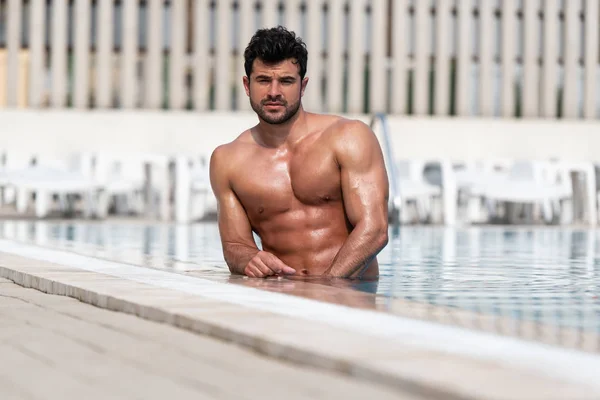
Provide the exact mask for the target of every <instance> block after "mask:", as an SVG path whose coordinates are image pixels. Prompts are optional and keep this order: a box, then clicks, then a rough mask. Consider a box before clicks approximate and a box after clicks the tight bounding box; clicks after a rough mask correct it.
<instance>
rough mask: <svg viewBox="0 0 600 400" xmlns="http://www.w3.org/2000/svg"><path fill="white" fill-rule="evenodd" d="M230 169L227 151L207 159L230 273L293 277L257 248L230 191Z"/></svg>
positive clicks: (235, 199) (218, 150) (217, 151)
mask: <svg viewBox="0 0 600 400" xmlns="http://www.w3.org/2000/svg"><path fill="white" fill-rule="evenodd" d="M230 165H231V157H230V155H229V154H227V149H226V148H225V147H224V146H219V147H217V148H216V149H215V151H214V152H213V154H212V156H211V159H210V183H211V186H212V189H213V192H214V194H215V196H216V198H217V211H218V223H219V234H220V236H221V244H222V246H223V256H224V258H225V262H226V263H227V266H228V267H229V270H230V271H231V272H232V273H234V274H240V275H247V276H250V277H255V278H264V277H267V276H271V275H275V274H286V275H291V274H294V273H295V272H296V271H295V270H294V269H293V268H291V267H289V266H287V265H285V264H284V263H283V262H282V261H281V260H280V259H279V258H277V257H276V256H274V255H273V254H271V253H269V252H266V251H261V250H259V249H258V247H256V242H255V241H254V237H253V236H252V227H251V226H250V221H249V220H248V215H247V214H246V211H245V210H244V207H242V204H241V203H240V201H239V199H238V197H237V196H236V194H235V192H234V191H233V189H232V188H231V180H230V172H229V171H230V170H229V168H230V167H229V166H230Z"/></svg>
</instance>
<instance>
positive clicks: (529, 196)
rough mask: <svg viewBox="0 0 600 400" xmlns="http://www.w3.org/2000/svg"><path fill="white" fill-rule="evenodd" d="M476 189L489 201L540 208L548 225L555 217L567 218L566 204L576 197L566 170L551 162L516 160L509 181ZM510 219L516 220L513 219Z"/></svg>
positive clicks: (495, 181)
mask: <svg viewBox="0 0 600 400" xmlns="http://www.w3.org/2000/svg"><path fill="white" fill-rule="evenodd" d="M477 190H478V192H479V193H481V194H482V195H483V196H484V197H485V198H487V199H492V200H496V201H501V202H505V203H511V204H521V205H530V206H539V207H541V208H542V211H543V216H544V219H545V220H546V221H547V222H550V221H552V220H553V218H554V216H555V214H558V215H559V216H560V217H562V218H565V217H568V215H567V214H568V209H567V207H563V205H564V201H568V200H570V199H572V195H573V192H572V186H571V184H570V181H569V180H568V179H567V176H566V174H565V170H563V169H561V168H557V167H556V166H552V165H551V164H550V163H549V162H545V161H527V160H519V161H515V162H514V163H513V165H512V167H511V168H510V171H509V174H508V176H507V177H506V178H504V179H495V180H493V181H490V182H481V183H479V184H478V185H477ZM510 217H511V219H513V220H514V218H513V217H514V216H510ZM561 222H563V221H561Z"/></svg>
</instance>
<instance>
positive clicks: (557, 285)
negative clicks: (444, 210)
mask: <svg viewBox="0 0 600 400" xmlns="http://www.w3.org/2000/svg"><path fill="white" fill-rule="evenodd" d="M0 234H1V235H2V236H3V237H4V238H10V239H16V240H21V241H27V242H33V243H36V244H39V245H42V246H52V247H58V248H62V249H66V250H71V251H77V252H80V253H84V254H88V255H92V256H96V257H102V258H106V259H111V260H117V261H120V262H126V263H132V264H139V265H144V266H148V267H151V268H160V269H168V270H172V271H177V272H182V273H188V274H193V275H195V276H201V277H204V278H207V279H214V280H220V281H225V282H227V281H234V283H236V284H243V285H247V286H256V287H261V288H262V289H265V290H274V291H284V292H286V293H290V292H291V293H292V294H301V293H304V294H302V295H305V296H306V297H311V298H315V299H317V300H321V301H334V302H338V303H342V302H343V301H348V302H350V303H354V304H362V306H364V307H369V308H377V309H383V308H385V309H387V310H394V312H395V310H397V309H398V304H399V302H404V303H402V304H413V305H414V304H421V305H423V304H426V305H429V306H434V309H436V310H440V309H444V310H448V309H456V310H460V311H462V312H467V313H471V315H487V316H493V317H494V318H508V319H510V320H520V321H529V322H532V323H537V324H542V325H548V326H554V327H559V328H569V329H576V330H579V331H586V332H594V333H595V334H598V333H600V298H599V297H600V267H599V265H600V264H599V262H598V257H596V249H597V248H598V235H597V232H596V231H595V230H577V229H565V228H555V227H531V228H529V227H524V228H517V227H509V228H502V227H469V228H464V229H459V228H446V227H423V226H419V227H401V228H399V229H398V228H392V229H391V230H390V242H389V244H388V246H387V247H386V248H385V249H384V250H383V251H382V252H381V254H380V255H379V262H380V270H381V277H380V279H379V282H375V283H373V282H371V283H357V282H350V281H343V280H342V281H341V282H342V283H340V282H331V281H327V282H325V281H321V282H318V281H312V282H301V281H297V280H286V281H285V282H282V281H277V280H275V281H270V280H267V281H262V280H253V279H238V277H231V276H230V274H229V271H228V270H227V267H226V265H225V263H224V261H223V257H222V254H221V244H220V241H219V236H218V229H217V226H216V224H215V223H201V224H193V225H189V226H188V225H171V224H142V223H118V222H104V223H89V222H83V223H81V222H77V223H72V222H50V221H3V222H0ZM357 284H358V286H357ZM327 286H329V287H327ZM342 286H343V287H342ZM329 289H331V290H333V289H335V290H333V291H331V290H329ZM328 290H329V291H328ZM373 292H376V293H377V295H378V296H373V295H372V294H371V293H373ZM336 296H337V297H336ZM336 298H337V300H336ZM340 298H341V299H342V300H339V299H340ZM356 306H358V305H356Z"/></svg>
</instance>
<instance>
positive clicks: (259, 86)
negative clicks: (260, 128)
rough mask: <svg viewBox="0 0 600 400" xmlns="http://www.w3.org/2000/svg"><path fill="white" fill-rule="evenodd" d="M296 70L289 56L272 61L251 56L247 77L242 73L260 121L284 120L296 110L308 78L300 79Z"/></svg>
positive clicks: (295, 65) (253, 107) (275, 122)
mask: <svg viewBox="0 0 600 400" xmlns="http://www.w3.org/2000/svg"><path fill="white" fill-rule="evenodd" d="M298 70H299V68H298V65H297V64H294V63H293V62H292V60H289V59H288V60H285V61H282V62H279V63H275V64H265V63H264V62H263V61H262V60H260V59H256V60H254V64H253V65H252V73H251V74H250V78H248V77H246V76H244V88H245V89H246V94H247V95H248V97H249V98H250V105H251V106H252V109H253V110H254V112H256V114H258V116H259V117H260V118H261V119H262V120H263V121H265V122H267V123H269V124H274V125H277V124H283V123H285V122H287V121H288V120H289V119H290V118H292V117H293V116H294V115H295V114H296V113H297V112H298V109H299V108H300V102H301V98H302V96H303V95H304V89H305V88H306V84H307V83H308V78H304V79H303V80H301V79H300V74H299V72H298Z"/></svg>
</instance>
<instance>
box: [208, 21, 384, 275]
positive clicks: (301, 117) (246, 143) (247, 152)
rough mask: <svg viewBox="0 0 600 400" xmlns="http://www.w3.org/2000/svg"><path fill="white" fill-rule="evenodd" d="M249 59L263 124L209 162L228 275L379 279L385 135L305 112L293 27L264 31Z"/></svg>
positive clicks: (248, 85) (251, 90) (302, 67)
mask: <svg viewBox="0 0 600 400" xmlns="http://www.w3.org/2000/svg"><path fill="white" fill-rule="evenodd" d="M244 57H245V63H244V67H245V72H246V76H244V77H243V83H244V88H245V90H246V94H247V95H248V97H249V98H250V104H251V105H252V109H253V110H254V111H255V112H256V114H257V115H258V119H259V122H258V124H257V125H256V126H254V127H252V128H250V129H248V130H246V131H244V132H243V133H241V134H240V135H239V136H238V137H237V138H236V139H235V140H234V141H232V142H230V143H227V144H223V145H221V146H219V147H217V148H216V149H215V150H214V152H213V154H212V156H211V160H210V179H211V186H212V188H213V192H214V193H215V196H216V198H217V202H218V224H219V232H220V236H221V242H222V245H223V253H224V258H225V261H226V262H227V265H228V266H229V269H230V271H231V272H232V273H233V274H243V275H247V276H249V277H255V278H266V277H269V276H273V275H277V276H291V275H295V276H300V277H302V276H315V275H316V276H320V277H336V278H363V279H367V278H377V277H378V275H379V266H378V263H377V259H376V255H377V253H379V252H380V251H381V250H382V249H383V248H384V247H385V246H386V244H387V242H388V209H387V204H388V202H387V200H388V195H389V190H388V178H387V172H386V169H385V164H384V160H383V154H382V151H381V148H380V146H379V142H378V141H377V138H376V137H375V135H374V134H373V132H372V131H371V130H370V129H369V127H368V126H367V125H365V124H364V123H362V122H359V121H355V120H349V119H345V118H341V117H339V116H331V115H319V114H313V113H309V112H306V111H304V109H303V107H302V102H301V98H302V96H303V94H304V91H305V89H306V85H307V83H308V78H307V77H305V76H304V75H305V73H306V64H307V51H306V47H305V45H304V43H303V42H302V41H301V39H300V38H296V37H295V34H294V33H293V32H289V31H287V30H286V29H284V28H282V27H278V28H272V29H263V30H258V31H257V32H256V33H255V35H254V36H253V37H252V39H251V41H250V43H249V44H248V47H247V48H246V50H245V53H244ZM252 232H255V233H256V234H257V235H258V236H259V238H260V241H261V244H262V250H259V248H258V247H257V245H256V243H255V241H254V238H253V236H252Z"/></svg>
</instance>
